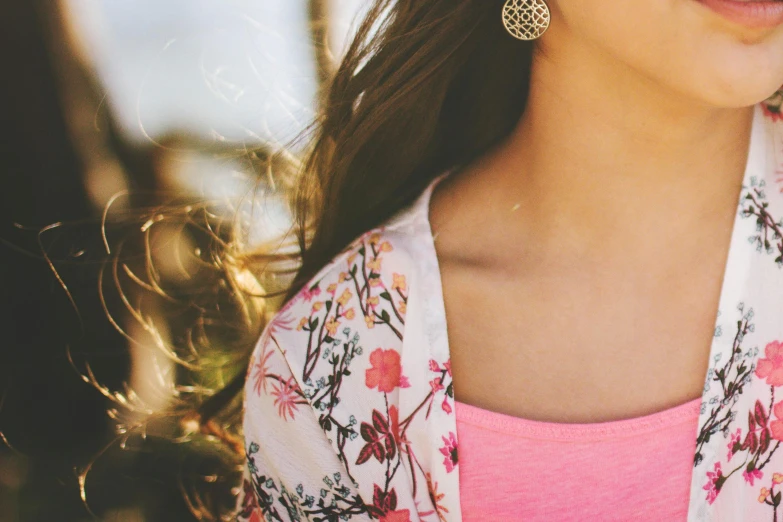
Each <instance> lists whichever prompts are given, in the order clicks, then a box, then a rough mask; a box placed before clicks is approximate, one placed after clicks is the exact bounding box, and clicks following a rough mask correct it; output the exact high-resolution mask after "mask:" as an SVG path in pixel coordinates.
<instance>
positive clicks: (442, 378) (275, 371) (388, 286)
mask: <svg viewBox="0 0 783 522" xmlns="http://www.w3.org/2000/svg"><path fill="white" fill-rule="evenodd" d="M394 237H395V236H394V234H388V233H384V232H383V231H373V232H370V233H368V234H366V235H364V236H362V237H361V238H360V239H359V240H357V241H356V242H355V243H354V244H353V245H351V247H350V248H349V249H348V250H347V251H346V252H344V253H343V254H342V255H340V256H339V257H338V258H336V259H335V260H334V261H333V262H332V263H331V264H330V265H329V266H328V267H326V268H325V269H324V270H323V271H322V272H321V273H320V274H319V275H318V276H317V277H316V278H315V279H314V280H313V281H311V282H310V283H309V284H308V285H307V286H306V287H305V288H304V289H303V290H302V291H301V292H300V293H299V294H298V295H297V296H296V297H295V298H294V299H292V300H291V301H289V303H288V304H287V305H286V306H285V308H284V309H283V310H281V311H280V312H279V313H278V315H277V316H276V318H275V319H274V320H273V321H272V322H271V323H270V325H269V327H268V328H267V329H266V331H265V332H264V334H263V336H262V339H261V340H260V342H259V344H258V346H257V348H256V350H255V352H254V354H253V357H252V361H251V366H250V369H249V375H248V381H247V385H246V390H245V397H246V399H245V401H246V402H245V423H244V429H245V439H246V452H247V469H246V473H245V482H244V486H243V493H242V496H241V511H240V513H239V515H238V518H237V520H238V521H240V522H245V521H252V522H257V521H260V520H264V519H266V520H280V521H288V520H296V521H299V520H313V521H320V520H330V521H331V520H334V521H338V520H380V521H382V522H412V521H418V520H433V521H435V520H447V518H446V516H447V514H448V513H449V507H448V506H447V505H446V504H445V503H444V497H445V493H443V492H440V491H439V490H438V481H437V477H438V476H439V475H440V474H446V473H452V472H454V471H455V466H456V463H457V457H456V439H455V435H454V432H453V430H452V431H451V432H449V431H448V428H449V426H448V425H444V426H443V428H437V429H441V431H444V430H445V431H444V433H435V432H432V430H431V428H432V426H431V425H430V424H429V420H428V419H430V413H431V410H432V409H433V408H434V407H435V406H437V408H438V409H440V411H441V412H442V413H444V414H445V413H451V406H450V404H449V402H450V400H451V399H450V398H449V396H451V397H453V392H452V391H451V384H450V383H451V376H450V373H451V372H450V368H449V362H448V360H435V359H432V358H428V357H426V356H425V354H422V353H418V354H416V355H417V357H414V358H410V357H408V356H407V355H406V353H404V350H403V345H404V343H403V335H404V333H405V330H406V316H407V314H408V312H409V309H408V298H409V292H410V281H411V278H412V275H411V266H412V263H411V260H410V259H409V255H407V254H406V253H405V252H404V251H403V249H399V250H397V249H396V247H395V240H394ZM406 361H411V362H410V363H408V362H406ZM414 361H416V362H415V363H414ZM412 380H413V381H414V383H415V385H412V384H411V381H412ZM401 395H402V396H403V398H404V400H402V401H401V400H400V398H401ZM436 400H437V402H436ZM436 431H437V430H436ZM414 434H415V435H414ZM412 435H413V436H412ZM410 436H412V437H410ZM434 436H437V438H438V440H437V442H438V445H437V448H438V449H437V455H433V454H432V452H431V451H430V450H431V448H432V447H433V444H432V443H431V440H430V439H431V437H434ZM411 438H413V439H415V440H416V442H414V441H412V440H411ZM433 467H437V468H438V469H432V468H433ZM455 475H456V473H455ZM453 496H454V497H456V495H453ZM455 501H458V498H455ZM452 511H455V510H454V509H453V508H452Z"/></svg>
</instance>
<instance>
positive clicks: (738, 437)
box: [726, 428, 742, 460]
mask: <svg viewBox="0 0 783 522" xmlns="http://www.w3.org/2000/svg"><path fill="white" fill-rule="evenodd" d="M741 441H742V430H740V429H739V428H737V431H735V432H734V433H732V434H731V439H730V440H729V444H728V447H729V455H728V457H726V460H731V457H733V456H734V445H735V444H737V445H739V444H741ZM738 447H739V446H738Z"/></svg>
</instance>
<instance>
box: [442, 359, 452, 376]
mask: <svg viewBox="0 0 783 522" xmlns="http://www.w3.org/2000/svg"><path fill="white" fill-rule="evenodd" d="M443 367H444V368H446V371H447V372H449V377H451V359H449V360H448V361H446V362H445V363H443Z"/></svg>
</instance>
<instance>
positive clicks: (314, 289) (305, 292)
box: [299, 283, 321, 302]
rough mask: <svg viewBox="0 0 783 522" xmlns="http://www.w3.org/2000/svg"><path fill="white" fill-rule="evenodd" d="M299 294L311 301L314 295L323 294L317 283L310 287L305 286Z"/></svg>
mask: <svg viewBox="0 0 783 522" xmlns="http://www.w3.org/2000/svg"><path fill="white" fill-rule="evenodd" d="M299 295H301V296H302V298H303V299H304V300H305V301H307V302H310V301H312V300H313V297H318V296H319V295H321V288H320V287H319V286H318V284H317V283H316V284H315V285H314V286H311V287H310V288H307V287H305V288H303V289H302V290H301V292H300V293H299Z"/></svg>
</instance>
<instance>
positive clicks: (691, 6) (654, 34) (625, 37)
mask: <svg viewBox="0 0 783 522" xmlns="http://www.w3.org/2000/svg"><path fill="white" fill-rule="evenodd" d="M546 1H547V3H548V5H549V7H550V9H551V11H552V21H551V26H550V28H549V30H548V31H547V33H546V34H545V35H544V36H543V38H542V39H541V42H540V43H541V45H542V50H544V53H545V55H551V56H552V57H553V58H554V59H556V56H557V54H558V53H559V52H568V51H567V49H569V47H571V48H572V46H574V45H578V46H580V47H581V48H582V49H583V50H585V49H587V50H596V51H598V52H599V53H600V55H601V56H604V57H610V58H612V59H613V60H614V62H617V63H618V64H619V65H620V66H621V67H626V68H630V69H631V70H634V71H636V72H637V73H639V74H640V75H642V76H643V77H645V78H646V79H649V80H652V81H653V82H656V83H658V84H660V85H663V86H665V87H668V88H669V89H673V90H675V91H677V92H680V93H683V94H685V95H687V96H689V97H692V98H694V99H696V100H700V101H702V102H704V103H705V104H707V105H711V106H715V107H725V108H729V107H743V106H749V105H753V104H755V103H757V102H759V101H762V100H764V99H766V98H767V97H769V96H770V95H771V94H772V93H774V92H775V91H776V90H777V89H778V88H780V86H781V85H783V23H781V24H778V25H775V26H772V27H764V28H758V27H756V28H753V27H750V26H749V25H747V24H743V23H738V22H736V21H730V20H729V19H727V18H726V17H724V16H722V15H720V14H718V12H717V11H716V10H714V9H711V8H710V7H708V6H707V4H705V3H703V0H546ZM704 1H705V2H707V3H723V4H724V5H725V4H735V7H737V6H736V4H741V3H742V4H744V3H745V2H742V0H704ZM769 1H770V2H771V3H774V4H776V5H777V6H780V7H783V4H779V3H778V2H772V0H769ZM782 1H783V0H782ZM754 3H756V4H760V3H761V2H754ZM765 3H766V2H765ZM739 7H740V8H742V6H739ZM773 7H774V6H773ZM549 51H552V52H551V53H550V52H549Z"/></svg>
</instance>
